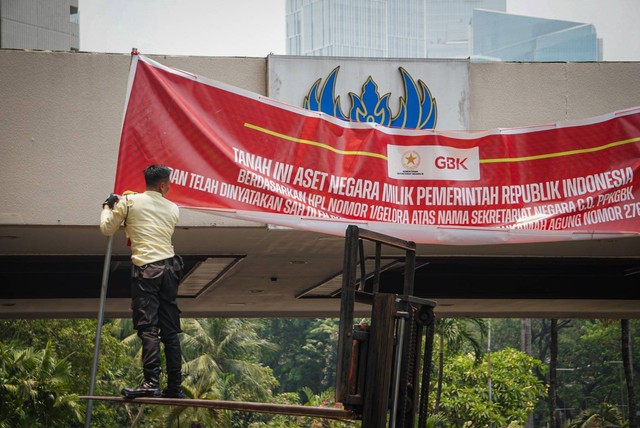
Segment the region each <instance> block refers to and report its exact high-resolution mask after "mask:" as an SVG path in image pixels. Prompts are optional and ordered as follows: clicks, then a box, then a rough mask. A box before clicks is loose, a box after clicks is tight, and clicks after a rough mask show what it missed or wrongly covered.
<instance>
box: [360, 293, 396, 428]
mask: <svg viewBox="0 0 640 428" xmlns="http://www.w3.org/2000/svg"><path fill="white" fill-rule="evenodd" d="M395 313H396V296H395V295H394V294H383V293H378V294H376V295H375V296H374V297H373V308H372V310H371V334H370V336H369V349H370V352H369V355H368V360H367V377H366V379H365V391H364V403H363V412H362V426H363V427H367V428H383V427H385V426H386V423H387V412H388V410H389V393H390V391H391V378H392V370H391V368H392V367H393V346H390V345H391V344H393V334H394V329H395Z"/></svg>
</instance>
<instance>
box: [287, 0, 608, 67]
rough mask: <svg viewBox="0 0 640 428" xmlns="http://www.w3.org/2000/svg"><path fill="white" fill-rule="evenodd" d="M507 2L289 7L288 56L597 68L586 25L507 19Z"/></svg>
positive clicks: (594, 41) (307, 2) (387, 0)
mask: <svg viewBox="0 0 640 428" xmlns="http://www.w3.org/2000/svg"><path fill="white" fill-rule="evenodd" d="M506 7H507V6H506V0H427V1H420V0H403V1H399V0H374V1H368V0H353V1H345V0H287V7H286V14H287V16H286V22H287V45H286V46H287V54H288V55H304V56H325V57H326V56H348V57H369V58H436V59H442V58H457V59H466V58H470V59H471V60H472V61H529V62H531V61H540V62H553V61H600V60H601V59H602V43H601V40H600V39H598V37H597V32H596V28H595V27H594V26H593V25H592V24H588V23H579V22H570V21H562V20H554V19H543V18H534V17H529V16H520V15H513V14H508V13H506Z"/></svg>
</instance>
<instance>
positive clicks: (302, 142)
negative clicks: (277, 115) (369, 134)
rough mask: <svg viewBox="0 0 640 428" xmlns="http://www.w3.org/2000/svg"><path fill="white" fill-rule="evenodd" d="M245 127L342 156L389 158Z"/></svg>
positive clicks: (259, 128) (257, 127)
mask: <svg viewBox="0 0 640 428" xmlns="http://www.w3.org/2000/svg"><path fill="white" fill-rule="evenodd" d="M244 126H246V127H247V128H251V129H253V130H255V131H258V132H262V133H264V134H269V135H273V136H274V137H278V138H282V139H283V140H288V141H293V142H294V143H300V144H308V145H310V146H316V147H321V148H323V149H327V150H330V151H332V152H335V153H340V154H341V155H348V156H369V157H372V158H380V159H384V160H387V157H386V156H385V155H382V154H380V153H373V152H360V151H348V150H339V149H336V148H334V147H331V146H329V145H327V144H324V143H319V142H317V141H310V140H302V139H300V138H294V137H290V136H288V135H285V134H280V133H278V132H274V131H270V130H268V129H265V128H261V127H259V126H256V125H252V124H250V123H245V124H244Z"/></svg>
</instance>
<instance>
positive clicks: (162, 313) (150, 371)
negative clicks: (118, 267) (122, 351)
mask: <svg viewBox="0 0 640 428" xmlns="http://www.w3.org/2000/svg"><path fill="white" fill-rule="evenodd" d="M182 276H183V264H182V258H181V257H180V256H175V257H173V258H170V259H166V260H161V261H159V262H154V263H149V264H147V265H144V266H135V265H134V266H133V270H132V275H131V309H132V311H133V326H134V328H135V329H136V330H137V332H138V336H139V337H140V339H142V366H143V372H144V378H145V381H146V382H151V383H156V384H157V383H158V381H159V376H160V342H162V344H163V345H164V354H165V358H166V365H167V383H168V387H169V388H178V387H179V386H180V384H181V382H182V380H181V371H182V351H181V349H180V340H179V339H178V333H180V332H181V331H182V330H181V329H180V309H178V303H177V301H176V297H177V295H178V285H179V284H180V280H181V279H182Z"/></svg>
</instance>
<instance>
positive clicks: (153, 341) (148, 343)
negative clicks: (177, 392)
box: [122, 327, 161, 398]
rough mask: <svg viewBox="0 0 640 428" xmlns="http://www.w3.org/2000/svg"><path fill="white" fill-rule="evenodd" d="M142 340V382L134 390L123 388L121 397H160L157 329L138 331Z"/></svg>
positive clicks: (150, 328)
mask: <svg viewBox="0 0 640 428" xmlns="http://www.w3.org/2000/svg"><path fill="white" fill-rule="evenodd" d="M138 336H139V337H140V339H142V370H143V373H144V382H142V383H141V384H140V385H139V386H138V387H136V388H123V389H122V395H124V396H125V397H127V398H136V397H160V396H161V392H160V340H159V338H158V329H157V328H156V327H149V328H147V329H144V330H139V331H138Z"/></svg>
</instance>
